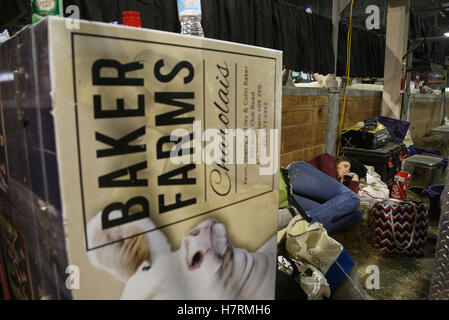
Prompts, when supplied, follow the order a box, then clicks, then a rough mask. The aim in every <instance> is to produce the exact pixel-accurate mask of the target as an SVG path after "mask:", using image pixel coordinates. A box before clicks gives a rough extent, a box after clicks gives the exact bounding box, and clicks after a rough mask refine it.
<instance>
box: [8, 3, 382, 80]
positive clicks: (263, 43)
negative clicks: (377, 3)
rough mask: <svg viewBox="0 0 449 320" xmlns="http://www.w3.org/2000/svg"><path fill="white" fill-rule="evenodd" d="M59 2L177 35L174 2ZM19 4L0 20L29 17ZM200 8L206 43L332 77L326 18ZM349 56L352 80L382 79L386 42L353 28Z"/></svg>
mask: <svg viewBox="0 0 449 320" xmlns="http://www.w3.org/2000/svg"><path fill="white" fill-rule="evenodd" d="M63 3H64V8H66V7H67V6H69V5H77V6H78V7H79V8H80V14H81V16H80V18H81V19H85V20H93V21H103V22H111V21H118V22H120V20H121V13H122V12H123V11H126V10H135V11H139V12H140V13H141V17H142V25H143V27H144V28H150V29H156V30H163V31H170V32H179V31H180V25H179V21H178V11H177V4H176V0H64V2H63ZM2 4H3V5H2ZM19 4H21V5H22V6H23V5H24V4H27V5H28V7H30V5H29V4H30V1H29V0H17V1H13V0H0V17H2V16H3V17H6V16H8V17H13V16H17V14H18V12H27V13H28V16H29V17H30V15H31V14H30V11H29V9H26V10H28V11H26V10H25V9H24V8H22V7H20V6H19ZM19 7H20V8H22V9H20V8H19ZM202 8H203V17H202V19H203V20H202V25H203V29H204V33H205V36H206V37H208V38H214V39H220V40H226V41H233V42H237V43H243V44H248V45H254V46H260V47H266V48H272V49H277V50H282V51H283V64H284V65H285V67H287V68H289V69H292V70H295V71H309V72H318V73H321V74H328V73H333V62H334V50H333V45H332V21H331V20H330V19H328V18H325V17H322V16H319V15H316V14H308V13H306V12H305V11H304V8H303V7H299V6H295V5H293V4H291V3H288V2H285V1H284V0H202ZM13 11H14V12H13ZM64 11H65V10H64ZM66 16H68V14H66ZM10 20H11V19H10ZM0 22H1V21H0ZM0 26H1V24H0ZM346 34H347V27H346V26H345V25H343V24H341V25H340V36H339V37H340V42H339V47H338V53H339V55H338V65H337V74H338V75H344V74H345V64H346ZM351 56H352V63H351V75H352V76H357V77H362V76H377V77H379V76H383V65H384V56H385V39H384V38H383V37H381V36H378V35H377V34H374V33H372V32H368V31H365V30H356V29H354V30H353V43H352V54H351Z"/></svg>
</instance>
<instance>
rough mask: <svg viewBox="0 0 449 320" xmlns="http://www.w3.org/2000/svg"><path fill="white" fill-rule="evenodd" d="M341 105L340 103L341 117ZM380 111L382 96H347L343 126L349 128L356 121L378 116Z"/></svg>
mask: <svg viewBox="0 0 449 320" xmlns="http://www.w3.org/2000/svg"><path fill="white" fill-rule="evenodd" d="M342 105H343V103H341V104H340V114H339V119H340V117H341V111H342ZM381 111H382V96H381V95H380V94H379V95H375V96H349V97H348V106H347V110H346V116H345V121H344V126H343V128H349V127H352V126H353V125H355V124H356V123H357V122H360V121H363V120H366V119H369V118H372V117H375V116H380V115H381Z"/></svg>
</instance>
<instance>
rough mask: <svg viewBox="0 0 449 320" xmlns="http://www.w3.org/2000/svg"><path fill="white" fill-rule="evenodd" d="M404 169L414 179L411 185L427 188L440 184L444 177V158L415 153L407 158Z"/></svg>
mask: <svg viewBox="0 0 449 320" xmlns="http://www.w3.org/2000/svg"><path fill="white" fill-rule="evenodd" d="M402 170H403V171H407V172H410V174H411V175H412V180H411V182H410V186H413V187H417V186H420V187H424V188H427V187H428V186H430V185H435V184H440V183H442V182H443V179H444V176H443V174H444V163H443V159H441V158H437V157H431V156H424V155H413V156H411V157H409V158H407V159H405V161H404V163H403V165H402Z"/></svg>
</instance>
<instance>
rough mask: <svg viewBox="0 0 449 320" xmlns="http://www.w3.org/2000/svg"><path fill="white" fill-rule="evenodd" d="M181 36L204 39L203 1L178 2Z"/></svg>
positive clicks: (179, 0) (183, 0)
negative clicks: (202, 24) (202, 22)
mask: <svg viewBox="0 0 449 320" xmlns="http://www.w3.org/2000/svg"><path fill="white" fill-rule="evenodd" d="M178 14H179V21H180V22H181V34H186V35H190V36H197V37H204V32H203V27H202V26H201V0H178Z"/></svg>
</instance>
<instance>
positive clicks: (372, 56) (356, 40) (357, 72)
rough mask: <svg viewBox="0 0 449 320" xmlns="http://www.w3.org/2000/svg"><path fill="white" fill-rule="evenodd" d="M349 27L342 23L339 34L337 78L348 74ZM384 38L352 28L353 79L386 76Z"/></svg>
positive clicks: (351, 74) (351, 73)
mask: <svg viewBox="0 0 449 320" xmlns="http://www.w3.org/2000/svg"><path fill="white" fill-rule="evenodd" d="M348 29H349V26H348V25H345V24H342V23H340V26H339V33H338V60H337V76H344V75H345V74H346V57H347V54H346V53H347V51H346V44H347V36H348ZM385 45H386V39H385V37H384V36H382V35H379V34H377V33H375V32H374V31H367V30H361V29H357V28H352V40H351V69H350V76H351V77H379V78H382V77H383V76H384V65H385Z"/></svg>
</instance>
